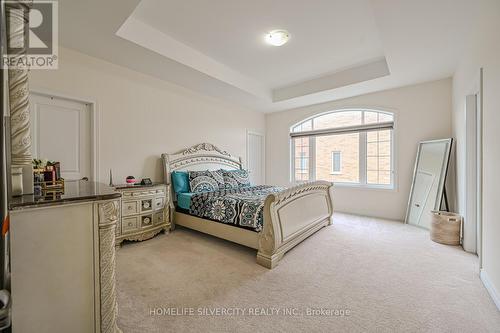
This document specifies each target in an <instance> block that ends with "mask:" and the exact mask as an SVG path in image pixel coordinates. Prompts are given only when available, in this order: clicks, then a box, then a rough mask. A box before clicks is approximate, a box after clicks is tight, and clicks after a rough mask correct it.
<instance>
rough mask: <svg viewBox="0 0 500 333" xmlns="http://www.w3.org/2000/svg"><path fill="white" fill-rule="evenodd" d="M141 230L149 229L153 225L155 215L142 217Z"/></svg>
mask: <svg viewBox="0 0 500 333" xmlns="http://www.w3.org/2000/svg"><path fill="white" fill-rule="evenodd" d="M140 220H141V228H148V227H151V226H152V225H153V215H142V216H141V217H140Z"/></svg>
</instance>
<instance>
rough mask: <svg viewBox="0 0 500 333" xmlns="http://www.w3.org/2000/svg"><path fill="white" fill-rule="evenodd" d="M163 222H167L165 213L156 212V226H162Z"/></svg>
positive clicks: (154, 221)
mask: <svg viewBox="0 0 500 333" xmlns="http://www.w3.org/2000/svg"><path fill="white" fill-rule="evenodd" d="M163 222H165V215H164V212H163V211H160V212H156V213H155V215H154V216H153V223H154V225H157V224H162V223H163Z"/></svg>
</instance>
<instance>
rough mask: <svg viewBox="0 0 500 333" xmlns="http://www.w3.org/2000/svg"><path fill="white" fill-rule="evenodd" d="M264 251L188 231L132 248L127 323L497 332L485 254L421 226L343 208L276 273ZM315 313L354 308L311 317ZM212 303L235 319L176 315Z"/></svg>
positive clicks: (124, 283) (122, 275) (204, 328)
mask: <svg viewBox="0 0 500 333" xmlns="http://www.w3.org/2000/svg"><path fill="white" fill-rule="evenodd" d="M255 254H256V253H255V251H254V250H251V249H248V248H245V247H243V246H239V245H236V244H233V243H230V242H226V241H222V240H219V239H216V238H214V237H210V236H206V235H203V234H200V233H197V232H195V231H191V230H188V229H181V228H179V229H177V230H175V231H174V232H173V233H171V234H170V235H163V234H162V235H160V236H158V237H156V238H154V239H152V240H149V241H146V242H142V243H127V244H125V245H124V246H123V247H122V248H121V249H120V250H119V251H118V260H117V262H118V272H117V280H118V307H119V326H120V327H121V328H122V330H123V331H124V332H176V333H177V332H253V333H257V332H335V331H337V332H365V331H395V332H421V331H423V332H500V312H499V311H498V310H497V309H496V307H495V305H494V304H493V302H492V301H491V299H490V298H489V296H488V294H487V292H486V290H485V289H484V287H483V286H482V284H481V282H480V280H479V277H478V269H477V266H478V260H477V257H476V256H473V255H470V254H467V253H465V252H464V251H462V250H461V249H459V248H458V247H449V246H445V245H440V244H436V243H433V242H431V241H430V240H429V239H428V233H427V232H426V231H424V230H421V229H418V228H415V227H412V226H408V225H404V224H401V223H398V222H392V221H384V220H378V219H371V218H365V217H357V216H352V215H344V214H335V218H334V224H333V225H332V226H330V227H327V228H324V229H322V230H320V231H319V232H317V233H316V234H315V235H313V236H311V237H310V238H308V239H307V240H305V241H304V242H303V243H301V244H299V245H298V246H297V247H295V248H294V249H293V250H292V251H290V252H289V253H288V254H286V255H285V257H284V258H283V260H282V261H281V263H280V265H279V266H278V267H277V268H275V269H273V270H267V269H265V268H263V267H261V266H259V265H257V264H256V263H255ZM158 308H160V310H158ZM169 308H174V310H173V311H172V310H171V309H170V311H171V315H168V313H167V311H169ZM183 308H187V309H185V310H183ZM311 308H314V309H321V308H323V310H326V309H330V310H349V313H348V314H349V315H344V316H340V315H338V313H335V311H332V312H333V313H330V314H323V315H321V314H318V315H317V316H308V315H307V314H308V312H307V311H309V310H308V309H311ZM155 309H156V311H157V312H156V313H157V314H156V315H152V314H151V313H150V311H152V310H155ZM204 309H207V310H206V311H209V310H212V311H220V312H219V313H222V311H228V312H230V311H233V312H232V314H233V315H225V316H224V315H219V316H208V315H190V316H188V315H184V316H179V315H173V314H175V313H174V311H178V312H180V311H193V312H194V313H195V314H198V311H205V310H204ZM231 309H232V310H231ZM238 309H239V310H238ZM273 309H274V310H273ZM236 311H240V312H239V313H240V314H239V315H238V313H237V312H236ZM243 311H245V313H244V314H242V313H243ZM265 311H267V312H265ZM270 311H274V312H273V313H276V312H278V311H279V312H278V314H274V315H266V314H270V313H271V312H270ZM285 311H287V312H286V313H285ZM250 312H251V313H250ZM336 314H337V315H336Z"/></svg>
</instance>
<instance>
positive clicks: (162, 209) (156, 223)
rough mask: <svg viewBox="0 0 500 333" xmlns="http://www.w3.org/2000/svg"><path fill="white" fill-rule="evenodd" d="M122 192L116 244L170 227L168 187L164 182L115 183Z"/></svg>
mask: <svg viewBox="0 0 500 333" xmlns="http://www.w3.org/2000/svg"><path fill="white" fill-rule="evenodd" d="M116 190H117V191H119V192H121V193H122V199H121V203H120V210H121V214H120V219H119V225H118V228H117V230H116V246H119V245H120V244H121V243H122V242H123V241H124V240H130V241H143V240H146V239H150V238H152V237H154V236H155V235H157V234H158V233H160V232H161V231H162V230H165V232H166V233H168V232H169V231H170V211H169V206H168V202H169V195H170V193H169V192H170V191H168V187H167V185H165V184H153V185H133V186H117V187H116Z"/></svg>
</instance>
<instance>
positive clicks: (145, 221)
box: [142, 217, 151, 224]
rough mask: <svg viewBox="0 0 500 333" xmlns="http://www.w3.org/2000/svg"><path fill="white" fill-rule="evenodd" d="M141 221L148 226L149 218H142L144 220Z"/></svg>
mask: <svg viewBox="0 0 500 333" xmlns="http://www.w3.org/2000/svg"><path fill="white" fill-rule="evenodd" d="M142 221H143V222H144V224H149V223H150V222H151V220H150V219H149V217H146V218H144V220H142Z"/></svg>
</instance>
